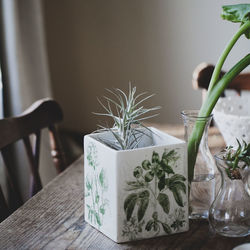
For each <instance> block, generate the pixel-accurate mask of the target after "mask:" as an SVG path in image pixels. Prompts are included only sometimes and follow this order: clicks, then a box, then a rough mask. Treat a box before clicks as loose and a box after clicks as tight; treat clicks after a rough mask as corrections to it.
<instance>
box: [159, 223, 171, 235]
mask: <svg viewBox="0 0 250 250" xmlns="http://www.w3.org/2000/svg"><path fill="white" fill-rule="evenodd" d="M161 225H162V228H163V230H164V231H165V233H167V234H171V233H172V230H171V228H170V226H169V225H168V224H167V223H161Z"/></svg>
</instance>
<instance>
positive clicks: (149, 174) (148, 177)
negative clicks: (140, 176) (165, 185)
mask: <svg viewBox="0 0 250 250" xmlns="http://www.w3.org/2000/svg"><path fill="white" fill-rule="evenodd" d="M144 178H145V181H146V182H150V181H152V180H153V178H154V172H153V171H149V172H147V173H146V174H145V176H144Z"/></svg>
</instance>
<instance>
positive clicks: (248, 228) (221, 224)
mask: <svg viewBox="0 0 250 250" xmlns="http://www.w3.org/2000/svg"><path fill="white" fill-rule="evenodd" d="M215 160H216V164H217V167H218V169H219V171H220V173H221V177H222V179H221V188H220V191H219V193H218V195H217V197H216V199H215V201H214V202H213V204H212V206H211V208H210V211H209V223H210V225H211V226H212V228H213V229H214V230H215V232H216V233H218V234H220V235H223V236H228V237H243V236H246V235H249V234H250V193H249V194H248V192H249V186H248V181H247V179H248V178H249V169H250V167H247V168H245V169H244V170H240V171H239V172H240V177H237V179H231V178H229V177H228V174H227V172H226V169H227V168H228V166H227V164H226V162H225V161H224V160H223V155H217V156H215Z"/></svg>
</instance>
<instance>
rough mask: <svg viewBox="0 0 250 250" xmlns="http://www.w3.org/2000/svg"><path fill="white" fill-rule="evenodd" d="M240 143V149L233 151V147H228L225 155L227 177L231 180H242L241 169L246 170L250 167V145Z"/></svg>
mask: <svg viewBox="0 0 250 250" xmlns="http://www.w3.org/2000/svg"><path fill="white" fill-rule="evenodd" d="M237 142H238V148H237V149H235V150H234V149H233V147H231V146H229V147H227V148H226V149H225V150H224V151H223V153H224V156H223V158H224V160H225V161H226V163H227V166H228V168H227V169H226V171H227V175H228V177H229V178H230V179H241V178H242V177H241V174H240V171H239V170H240V169H244V168H245V167H247V166H250V143H248V144H247V143H246V142H245V141H243V142H242V143H240V142H239V140H237Z"/></svg>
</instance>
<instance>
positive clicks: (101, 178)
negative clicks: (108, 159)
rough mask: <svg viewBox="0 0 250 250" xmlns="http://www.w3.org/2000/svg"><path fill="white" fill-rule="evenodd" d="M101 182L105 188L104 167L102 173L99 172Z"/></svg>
mask: <svg viewBox="0 0 250 250" xmlns="http://www.w3.org/2000/svg"><path fill="white" fill-rule="evenodd" d="M99 182H100V184H101V186H102V187H103V188H104V169H102V170H101V172H100V174H99Z"/></svg>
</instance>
